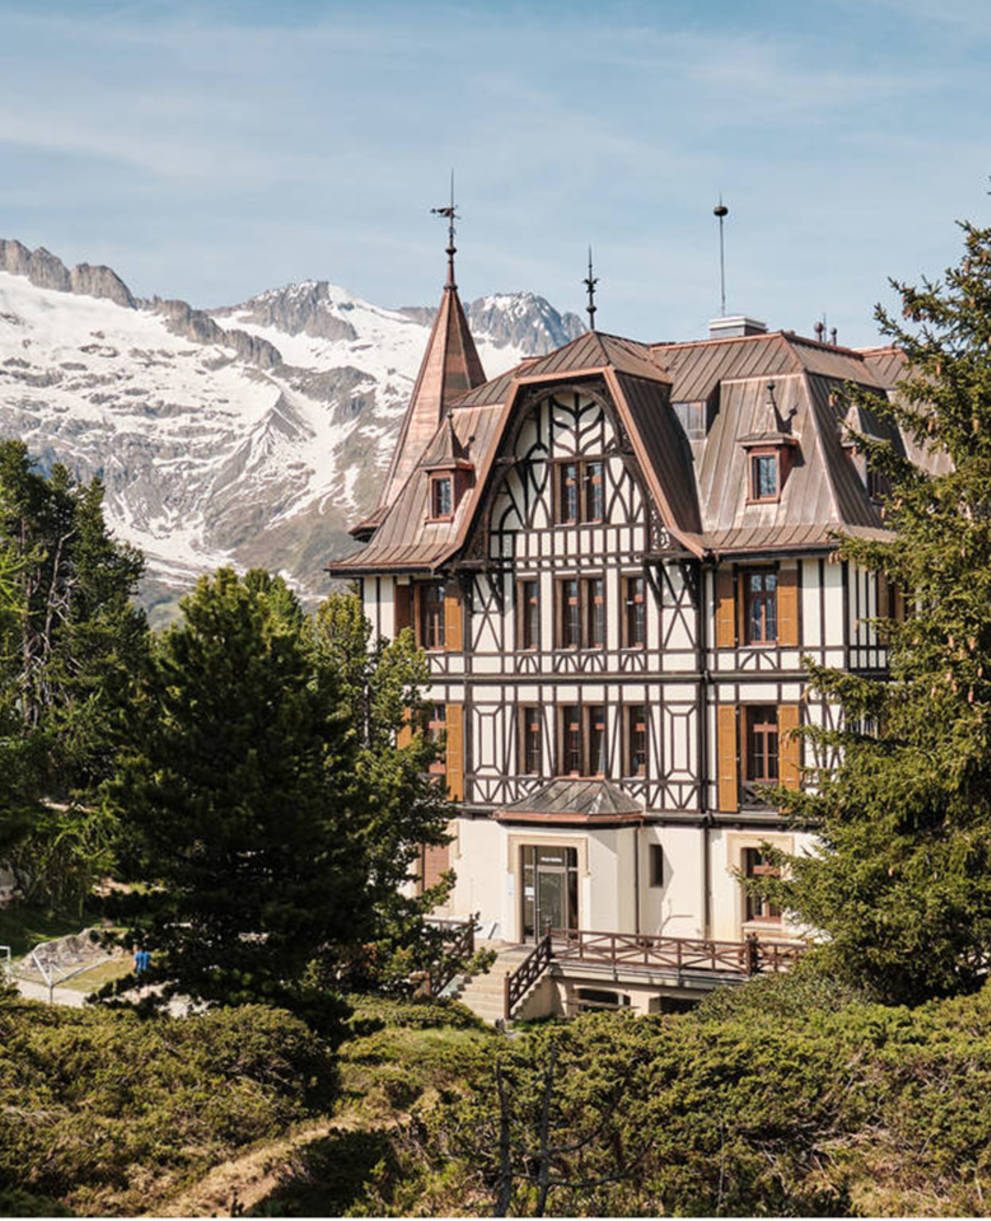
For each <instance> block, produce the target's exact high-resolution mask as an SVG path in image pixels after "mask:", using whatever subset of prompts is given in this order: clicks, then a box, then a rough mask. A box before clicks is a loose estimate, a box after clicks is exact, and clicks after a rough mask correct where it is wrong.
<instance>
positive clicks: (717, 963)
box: [550, 929, 805, 976]
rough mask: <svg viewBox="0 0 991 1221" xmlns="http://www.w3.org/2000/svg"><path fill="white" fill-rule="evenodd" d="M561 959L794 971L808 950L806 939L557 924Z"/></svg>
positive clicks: (555, 943)
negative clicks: (707, 937)
mask: <svg viewBox="0 0 991 1221" xmlns="http://www.w3.org/2000/svg"><path fill="white" fill-rule="evenodd" d="M550 936H551V943H552V947H551V951H552V957H553V958H554V959H555V960H556V961H558V960H559V961H574V960H575V959H577V960H579V961H581V962H604V963H609V964H610V965H614V966H628V967H659V968H662V969H663V968H666V969H668V970H674V971H679V972H680V971H720V972H727V973H730V974H733V975H745V976H747V975H756V974H757V973H758V972H760V971H774V972H777V971H789V970H791V968H792V967H793V966H794V964H795V963H796V962H797V960H798V959H799V958H800V957H801V955H802V954H803V953H804V952H805V946H804V944H802V943H800V942H793V941H791V942H789V941H761V940H759V939H758V938H757V937H756V936H755V935H754V934H751V935H750V936H748V937H747V938H746V939H745V940H744V941H703V940H698V941H694V940H691V939H690V938H686V937H654V936H651V935H649V934H643V933H596V932H590V931H588V930H586V929H552V930H551V934H550Z"/></svg>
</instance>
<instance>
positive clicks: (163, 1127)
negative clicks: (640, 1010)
mask: <svg viewBox="0 0 991 1221" xmlns="http://www.w3.org/2000/svg"><path fill="white" fill-rule="evenodd" d="M354 999H355V998H352V1002H354ZM0 1043H2V1050H0V1133H2V1138H0V1184H2V1189H0V1206H2V1208H3V1211H4V1212H5V1213H9V1214H12V1215H29V1214H39V1213H53V1212H58V1213H71V1214H77V1215H85V1214H92V1213H105V1214H107V1215H114V1216H118V1215H120V1216H124V1215H132V1214H135V1213H138V1212H144V1211H152V1212H155V1211H158V1212H171V1213H174V1212H176V1211H177V1210H179V1211H182V1212H187V1213H188V1212H192V1213H193V1215H200V1214H201V1213H202V1212H203V1211H207V1212H219V1213H221V1214H223V1213H225V1212H230V1210H231V1206H232V1204H234V1203H235V1202H237V1207H238V1208H240V1207H244V1208H245V1209H246V1211H247V1212H249V1213H250V1214H252V1215H263V1216H314V1215H317V1216H319V1215H323V1216H340V1215H378V1214H385V1215H413V1216H419V1215H422V1216H443V1215H468V1216H486V1215H492V1214H493V1212H498V1213H507V1214H509V1215H540V1214H541V1212H544V1213H547V1214H553V1215H579V1216H596V1215H599V1216H603V1215H696V1216H706V1215H712V1216H737V1215H741V1214H753V1215H757V1216H794V1215H813V1216H815V1215H824V1216H830V1215H854V1216H856V1215H868V1216H869V1215H880V1216H903V1215H918V1214H931V1215H937V1216H942V1215H947V1216H948V1215H961V1214H963V1215H984V1214H985V1213H986V1211H987V1209H986V1205H985V1200H986V1198H988V1196H989V1193H991V1168H989V1162H991V1103H989V1101H988V1100H989V1097H991V990H989V989H985V990H984V991H982V992H980V993H978V994H976V995H974V996H971V997H963V998H957V999H955V1000H949V1001H938V1002H931V1003H930V1004H927V1005H924V1006H921V1007H919V1008H917V1009H915V1010H911V1009H908V1008H904V1007H885V1006H881V1005H876V1004H869V1003H865V1002H863V1001H861V1000H857V999H855V998H852V997H851V996H849V995H846V994H842V993H839V992H837V991H836V990H835V989H832V988H830V987H828V986H826V985H823V984H821V983H814V982H812V981H806V980H803V979H802V978H800V977H797V976H796V977H794V978H792V979H768V980H759V981H756V982H754V983H751V984H749V985H747V986H745V987H743V988H741V989H739V990H738V991H736V992H725V993H721V994H717V995H715V996H713V997H712V998H711V999H710V1000H709V1001H708V1002H706V1003H705V1004H704V1005H703V1006H702V1007H701V1008H700V1009H699V1010H698V1011H697V1012H696V1013H692V1014H685V1015H676V1016H669V1017H657V1018H641V1019H636V1018H631V1017H629V1016H628V1015H622V1014H595V1015H589V1016H587V1017H584V1018H580V1019H578V1020H576V1021H574V1022H572V1023H569V1024H567V1025H563V1024H555V1023H551V1024H547V1025H542V1026H538V1027H535V1028H533V1029H531V1030H528V1031H524V1032H522V1033H520V1034H519V1035H518V1037H515V1038H505V1037H503V1036H499V1035H497V1034H495V1033H493V1032H491V1031H488V1030H484V1029H481V1028H480V1027H479V1026H478V1024H477V1023H476V1022H475V1020H474V1019H473V1018H472V1017H471V1015H470V1014H468V1013H467V1012H466V1011H465V1010H463V1009H460V1007H458V1006H443V1005H431V1004H424V1003H408V1002H395V1001H383V1000H379V999H377V998H364V999H362V1000H360V1001H359V1003H358V1007H357V1011H356V1013H355V1015H354V1016H353V1017H352V1019H351V1023H350V1027H349V1037H348V1038H347V1039H346V1041H345V1042H344V1043H343V1044H342V1045H341V1047H340V1049H339V1051H338V1052H337V1053H336V1054H335V1053H334V1052H333V1051H332V1050H331V1049H330V1048H329V1047H328V1046H327V1045H326V1044H325V1043H323V1042H321V1041H320V1040H319V1039H317V1038H315V1037H314V1036H313V1035H312V1034H310V1033H309V1032H308V1031H307V1030H306V1028H305V1026H303V1025H302V1024H301V1023H300V1022H299V1021H298V1020H297V1019H295V1018H292V1017H291V1016H290V1015H288V1014H286V1013H284V1012H281V1011H278V1010H273V1009H266V1008H263V1007H261V1006H246V1007H242V1008H239V1009H230V1010H217V1011H214V1012H212V1013H209V1014H205V1015H202V1016H199V1017H188V1018H183V1019H174V1018H165V1017H153V1018H144V1019H142V1018H140V1017H138V1016H137V1015H135V1014H133V1013H127V1012H115V1011H106V1010H100V1009H95V1010H91V1011H86V1012H82V1013H80V1012H78V1011H75V1012H73V1011H68V1010H61V1009H48V1008H45V1007H43V1006H39V1005H34V1004H29V1003H24V1002H19V1001H16V1000H13V999H10V998H8V999H6V1000H4V1001H3V1002H2V1003H0ZM500 1090H501V1093H502V1097H503V1100H504V1105H500V1101H499V1097H500ZM249 1163H250V1164H251V1165H252V1166H253V1167H254V1170H255V1173H254V1177H253V1180H252V1181H251V1182H249V1181H247V1177H246V1173H245V1171H244V1167H246V1166H248V1165H249ZM259 1167H260V1169H261V1171H262V1172H263V1173H261V1174H259V1173H258V1171H259ZM211 1170H213V1174H212V1176H211V1179H210V1182H211V1184H212V1188H211V1189H212V1192H213V1195H212V1196H211V1195H209V1194H207V1195H206V1196H204V1195H203V1193H202V1192H201V1193H199V1194H197V1184H198V1183H200V1182H201V1181H206V1176H207V1175H208V1173H209V1172H210V1171H211ZM204 1199H205V1200H206V1201H208V1203H206V1204H204V1203H203V1201H204ZM194 1206H196V1207H194Z"/></svg>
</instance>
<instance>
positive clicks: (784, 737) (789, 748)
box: [778, 704, 802, 789]
mask: <svg viewBox="0 0 991 1221" xmlns="http://www.w3.org/2000/svg"><path fill="white" fill-rule="evenodd" d="M801 719H802V718H801V709H800V708H799V706H798V704H779V705H778V776H779V777H780V779H781V783H782V784H783V785H784V786H785V788H787V789H797V788H798V787H799V783H800V782H801V778H802V773H801V757H802V742H801V739H800V738H799V737H797V736H793V735H792V733H791V731H792V730H793V729H797V728H798V726H799V724H800V723H801Z"/></svg>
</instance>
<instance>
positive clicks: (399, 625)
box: [394, 585, 413, 636]
mask: <svg viewBox="0 0 991 1221" xmlns="http://www.w3.org/2000/svg"><path fill="white" fill-rule="evenodd" d="M394 588H395V591H396V596H395V604H396V635H397V636H398V635H399V633H400V632H401V631H402V630H403V628H404V627H409V626H410V623H411V622H412V615H411V614H410V600H411V598H410V595H411V594H412V592H413V590H412V587H411V586H409V585H396V586H395V587H394Z"/></svg>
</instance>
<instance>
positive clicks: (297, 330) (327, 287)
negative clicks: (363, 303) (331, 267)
mask: <svg viewBox="0 0 991 1221" xmlns="http://www.w3.org/2000/svg"><path fill="white" fill-rule="evenodd" d="M352 306H353V299H352V298H351V296H350V294H348V293H346V292H345V291H344V289H341V288H337V287H336V285H333V284H331V283H330V282H329V281H327V280H304V281H303V283H302V284H287V285H286V286H285V287H284V288H273V289H269V290H268V291H267V292H264V293H260V294H259V295H258V296H257V297H252V298H250V300H248V301H245V302H243V303H242V304H241V305H233V306H225V307H224V308H222V309H215V310H211V311H210V312H211V313H212V314H213V315H214V316H215V317H229V316H230V315H231V314H237V315H238V318H239V320H240V321H242V322H251V323H254V324H255V325H256V326H273V327H275V328H276V329H277V330H280V331H285V332H286V334H288V335H312V336H313V337H314V338H316V339H329V340H331V341H336V340H345V341H348V342H351V341H353V340H355V339H357V338H358V333H357V331H356V330H355V329H354V327H353V326H352V325H351V323H350V322H349V321H348V320H347V319H346V318H342V317H341V312H342V311H345V310H348V309H350V308H352Z"/></svg>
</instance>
